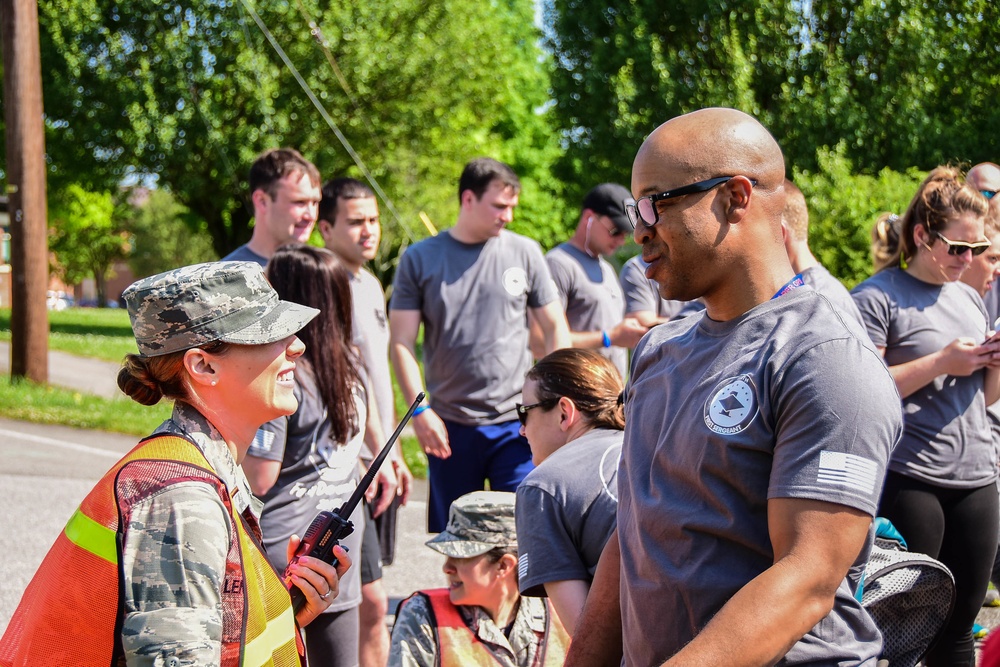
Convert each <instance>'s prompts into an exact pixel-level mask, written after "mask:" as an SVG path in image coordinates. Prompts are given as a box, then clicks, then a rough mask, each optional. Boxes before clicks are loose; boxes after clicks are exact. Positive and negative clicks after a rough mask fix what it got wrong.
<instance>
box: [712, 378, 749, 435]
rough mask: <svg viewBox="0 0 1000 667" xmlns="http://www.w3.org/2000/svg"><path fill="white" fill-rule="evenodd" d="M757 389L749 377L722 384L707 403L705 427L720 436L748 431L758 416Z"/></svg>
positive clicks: (724, 381)
mask: <svg viewBox="0 0 1000 667" xmlns="http://www.w3.org/2000/svg"><path fill="white" fill-rule="evenodd" d="M758 412H759V410H758V403H757V387H756V386H755V385H754V383H753V378H751V377H750V376H749V375H740V376H737V377H732V378H728V379H726V380H723V381H722V382H720V383H719V384H718V385H717V386H716V389H715V391H713V392H712V397H711V398H710V399H708V402H707V403H705V425H706V426H708V428H710V429H712V430H713V431H715V432H716V433H718V434H720V435H734V434H736V433H739V432H740V431H743V430H745V429H746V427H747V426H749V425H750V423H751V422H752V421H753V420H754V417H756V416H757V413H758Z"/></svg>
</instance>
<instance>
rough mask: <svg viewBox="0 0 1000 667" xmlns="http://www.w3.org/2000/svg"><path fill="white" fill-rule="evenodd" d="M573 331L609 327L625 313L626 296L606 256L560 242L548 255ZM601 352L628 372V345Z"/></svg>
mask: <svg viewBox="0 0 1000 667" xmlns="http://www.w3.org/2000/svg"><path fill="white" fill-rule="evenodd" d="M545 260H546V261H547V262H548V263H549V270H550V271H551V272H552V280H554V281H555V283H556V287H557V288H558V289H559V299H560V301H562V306H563V310H564V311H566V321H567V322H568V323H569V328H570V331H608V330H609V329H611V328H613V327H614V326H615V325H617V324H618V323H619V322H621V321H622V317H623V316H624V315H625V297H624V296H623V295H622V288H621V285H619V284H618V276H617V275H615V270H614V268H612V266H611V265H610V264H608V262H607V261H606V260H605V259H604V258H603V257H591V256H590V255H588V254H587V253H585V252H583V251H582V250H580V249H579V248H576V247H575V246H573V245H571V244H569V243H561V244H559V245H557V246H556V247H555V248H553V249H552V250H550V251H549V252H548V253H547V254H546V255H545ZM601 353H602V354H603V355H604V356H606V357H607V358H608V359H610V360H611V361H612V362H613V363H614V365H615V366H616V367H617V368H618V372H619V373H620V374H621V376H622V378H623V379H624V378H625V374H626V373H628V349H626V348H624V347H617V346H615V347H608V348H601Z"/></svg>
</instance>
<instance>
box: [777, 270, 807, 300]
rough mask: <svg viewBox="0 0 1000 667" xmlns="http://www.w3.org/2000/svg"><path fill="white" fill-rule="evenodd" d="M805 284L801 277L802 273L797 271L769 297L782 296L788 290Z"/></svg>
mask: <svg viewBox="0 0 1000 667" xmlns="http://www.w3.org/2000/svg"><path fill="white" fill-rule="evenodd" d="M805 284H806V281H805V280H803V279H802V274H801V273H797V274H795V277H794V278H792V279H791V280H789V281H788V282H787V283H785V285H784V287H782V288H781V289H780V290H778V291H777V292H775V293H774V296H772V297H771V299H777V298H778V297H779V296H784V295H785V294H788V293H789V292H791V291H792V290H793V289H796V288H798V287H802V286H803V285H805Z"/></svg>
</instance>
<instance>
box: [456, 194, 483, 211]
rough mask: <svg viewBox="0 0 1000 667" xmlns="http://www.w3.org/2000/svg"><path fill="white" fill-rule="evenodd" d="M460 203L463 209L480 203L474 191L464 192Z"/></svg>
mask: <svg viewBox="0 0 1000 667" xmlns="http://www.w3.org/2000/svg"><path fill="white" fill-rule="evenodd" d="M459 201H460V202H461V206H462V208H465V207H466V206H471V205H472V204H475V203H476V202H477V201H479V198H478V197H476V193H475V192H473V191H472V190H462V197H461V198H460V199H459Z"/></svg>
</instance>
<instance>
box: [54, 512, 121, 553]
mask: <svg viewBox="0 0 1000 667" xmlns="http://www.w3.org/2000/svg"><path fill="white" fill-rule="evenodd" d="M63 532H65V533H66V538H67V539H69V541H70V542H72V543H73V544H75V545H76V546H78V547H80V548H81V549H83V550H84V551H89V552H90V553H92V554H94V555H95V556H97V557H98V558H103V559H104V560H106V561H108V562H109V563H111V564H112V565H114V564H117V563H118V546H117V544H116V543H115V531H113V530H111V529H110V528H108V527H106V526H102V525H101V524H99V523H98V522H96V521H94V520H93V519H91V518H90V517H89V516H87V515H86V514H84V513H83V512H81V511H80V509H79V508H77V510H76V512H74V513H73V516H72V517H70V520H69V521H68V522H67V523H66V527H65V528H64V529H63Z"/></svg>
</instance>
